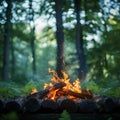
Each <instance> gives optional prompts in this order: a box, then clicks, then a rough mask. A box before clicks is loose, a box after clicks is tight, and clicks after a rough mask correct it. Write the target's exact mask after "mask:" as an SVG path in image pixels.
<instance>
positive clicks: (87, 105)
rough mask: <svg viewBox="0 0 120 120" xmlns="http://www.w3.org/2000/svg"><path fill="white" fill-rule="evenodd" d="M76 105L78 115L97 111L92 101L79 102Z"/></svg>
mask: <svg viewBox="0 0 120 120" xmlns="http://www.w3.org/2000/svg"><path fill="white" fill-rule="evenodd" d="M77 105H78V112H79V113H93V112H95V111H96V109H97V105H96V103H95V102H94V101H93V100H79V101H77Z"/></svg>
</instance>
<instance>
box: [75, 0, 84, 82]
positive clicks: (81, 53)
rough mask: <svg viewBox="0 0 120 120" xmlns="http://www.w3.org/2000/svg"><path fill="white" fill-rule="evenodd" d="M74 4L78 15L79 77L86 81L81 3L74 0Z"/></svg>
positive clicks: (78, 0)
mask: <svg viewBox="0 0 120 120" xmlns="http://www.w3.org/2000/svg"><path fill="white" fill-rule="evenodd" d="M74 4H75V13H76V20H77V26H76V50H77V56H78V62H79V72H78V76H79V78H80V80H84V79H85V75H86V63H85V55H84V50H83V39H82V27H81V23H80V6H81V1H80V0H74Z"/></svg>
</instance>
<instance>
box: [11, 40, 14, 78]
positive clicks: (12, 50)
mask: <svg viewBox="0 0 120 120" xmlns="http://www.w3.org/2000/svg"><path fill="white" fill-rule="evenodd" d="M14 52H15V49H14V42H13V39H12V40H11V59H12V60H11V62H12V66H11V67H12V68H11V70H12V71H11V78H12V80H13V79H14V76H15V53H14Z"/></svg>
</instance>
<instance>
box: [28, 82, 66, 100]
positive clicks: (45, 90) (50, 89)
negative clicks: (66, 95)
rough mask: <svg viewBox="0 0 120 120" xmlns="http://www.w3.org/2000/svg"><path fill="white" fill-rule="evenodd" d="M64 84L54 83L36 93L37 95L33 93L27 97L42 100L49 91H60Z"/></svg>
mask: <svg viewBox="0 0 120 120" xmlns="http://www.w3.org/2000/svg"><path fill="white" fill-rule="evenodd" d="M65 85H66V84H65V83H63V82H60V83H56V84H54V85H53V86H52V87H48V88H46V89H44V90H42V91H38V92H37V93H34V94H32V95H31V94H30V95H29V96H28V98H29V97H37V98H40V99H42V98H44V97H45V96H46V95H47V94H48V93H49V92H50V91H53V90H57V89H60V88H63V87H64V86H65Z"/></svg>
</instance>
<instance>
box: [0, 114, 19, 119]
mask: <svg viewBox="0 0 120 120" xmlns="http://www.w3.org/2000/svg"><path fill="white" fill-rule="evenodd" d="M0 120H19V118H18V115H17V113H15V112H10V113H7V114H5V115H1V116H0Z"/></svg>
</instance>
